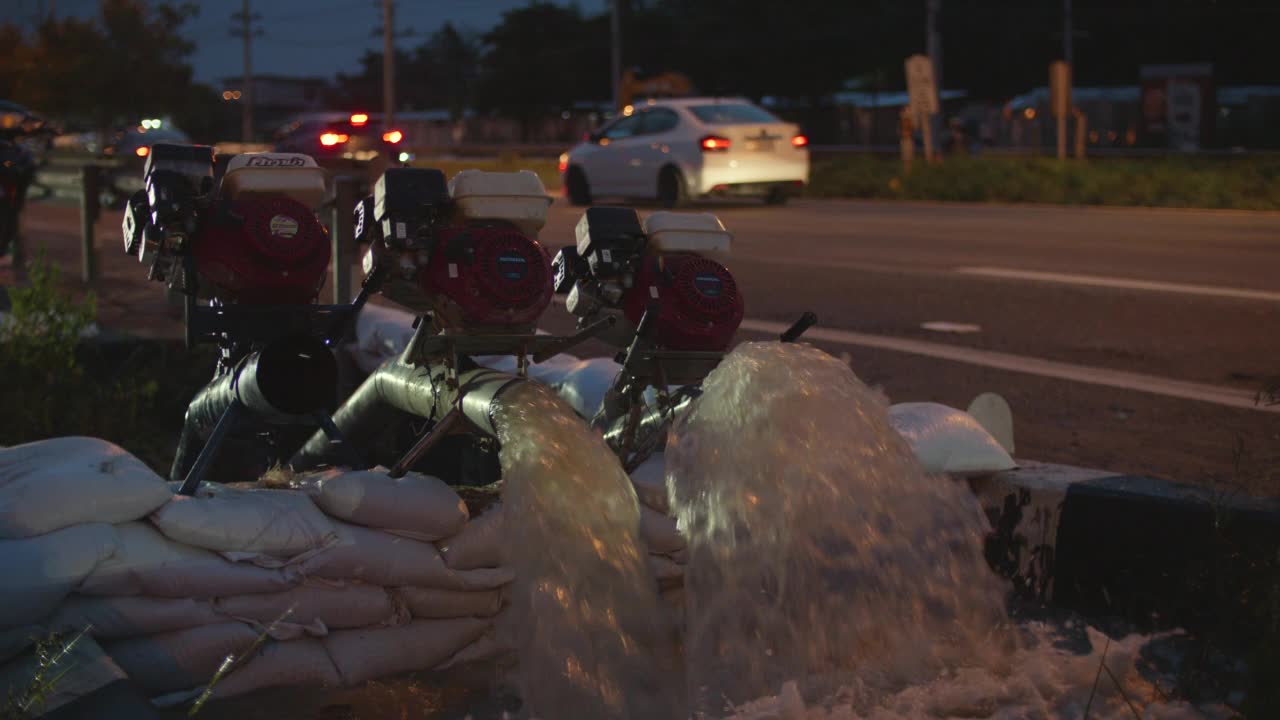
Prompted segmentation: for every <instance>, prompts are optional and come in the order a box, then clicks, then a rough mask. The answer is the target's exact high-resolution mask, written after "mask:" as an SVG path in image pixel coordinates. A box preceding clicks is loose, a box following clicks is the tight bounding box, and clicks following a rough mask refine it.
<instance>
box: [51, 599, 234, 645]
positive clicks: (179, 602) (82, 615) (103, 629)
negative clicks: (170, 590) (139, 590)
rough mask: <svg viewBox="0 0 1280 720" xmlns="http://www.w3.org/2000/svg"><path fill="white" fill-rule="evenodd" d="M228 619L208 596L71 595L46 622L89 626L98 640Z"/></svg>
mask: <svg viewBox="0 0 1280 720" xmlns="http://www.w3.org/2000/svg"><path fill="white" fill-rule="evenodd" d="M226 621H227V618H225V617H223V616H221V615H219V614H218V613H216V612H214V611H213V605H211V604H210V603H209V601H208V600H193V599H191V598H158V597H147V596H144V595H131V596H125V597H86V596H84V595H72V596H71V597H69V598H67V600H66V602H64V603H62V605H60V606H59V607H58V610H57V612H55V613H54V614H53V617H52V618H50V619H49V620H48V622H47V623H46V625H47V626H48V628H49V629H50V630H53V631H55V632H64V633H73V632H80V631H81V630H84V629H86V628H88V629H89V634H90V635H92V636H93V637H94V638H95V639H97V640H119V639H122V638H131V637H137V636H139V635H155V634H157V633H163V632H171V631H174V630H186V629H187V628H193V627H197V626H200V625H211V624H213V623H221V622H226Z"/></svg>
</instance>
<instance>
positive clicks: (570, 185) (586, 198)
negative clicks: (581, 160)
mask: <svg viewBox="0 0 1280 720" xmlns="http://www.w3.org/2000/svg"><path fill="white" fill-rule="evenodd" d="M564 184H565V192H566V194H567V195H568V196H569V204H571V205H577V206H578V207H582V206H583V205H590V204H591V186H590V185H588V184H587V176H586V174H584V173H583V172H582V168H576V167H571V168H569V172H568V173H567V174H566V175H565V180H564Z"/></svg>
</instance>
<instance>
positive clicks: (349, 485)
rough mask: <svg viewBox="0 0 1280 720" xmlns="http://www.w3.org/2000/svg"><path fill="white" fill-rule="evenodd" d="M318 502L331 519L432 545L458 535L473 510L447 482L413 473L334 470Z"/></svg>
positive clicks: (317, 486) (320, 477) (318, 491)
mask: <svg viewBox="0 0 1280 720" xmlns="http://www.w3.org/2000/svg"><path fill="white" fill-rule="evenodd" d="M313 482H314V490H313V491H312V500H314V501H315V504H316V505H318V506H319V507H320V509H321V510H323V511H325V512H326V513H328V514H329V515H331V516H333V517H336V518H340V519H342V520H346V521H347V522H350V523H355V524H356V525H364V526H365V527H371V528H379V529H382V530H390V531H393V532H395V533H396V534H397V535H404V536H405V537H411V538H414V539H416V540H426V541H428V542H431V541H434V540H439V539H441V538H446V537H449V536H450V535H453V534H456V533H457V532H458V531H459V530H461V529H462V526H463V525H464V524H466V522H467V518H468V515H467V504H466V503H464V502H463V501H462V498H460V497H458V493H456V492H454V491H453V488H451V487H449V486H448V485H446V484H445V483H444V481H442V480H440V479H439V478H434V477H431V476H430V475H421V474H419V473H412V472H411V473H408V474H406V475H405V476H404V477H401V478H392V477H388V476H387V474H386V472H377V471H370V470H360V471H347V472H343V471H340V470H331V471H327V472H323V473H317V475H316V476H315V477H314V481H313Z"/></svg>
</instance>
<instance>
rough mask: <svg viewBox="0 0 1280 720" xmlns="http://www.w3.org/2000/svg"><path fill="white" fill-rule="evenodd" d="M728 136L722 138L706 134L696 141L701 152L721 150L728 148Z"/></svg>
mask: <svg viewBox="0 0 1280 720" xmlns="http://www.w3.org/2000/svg"><path fill="white" fill-rule="evenodd" d="M730 144H731V143H730V142H729V138H723V137H719V136H716V135H708V136H706V137H704V138H702V140H700V141H699V142H698V145H699V146H701V147H702V151H703V152H722V151H724V150H728V149H729V145H730Z"/></svg>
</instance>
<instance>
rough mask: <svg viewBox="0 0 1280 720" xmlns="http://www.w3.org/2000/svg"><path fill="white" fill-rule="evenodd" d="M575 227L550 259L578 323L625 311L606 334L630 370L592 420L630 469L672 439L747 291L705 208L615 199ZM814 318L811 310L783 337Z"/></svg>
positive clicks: (724, 237) (720, 353) (724, 236)
mask: <svg viewBox="0 0 1280 720" xmlns="http://www.w3.org/2000/svg"><path fill="white" fill-rule="evenodd" d="M576 235H577V243H576V244H575V245H573V246H570V247H566V248H563V249H562V250H561V251H560V252H559V254H557V255H556V258H555V260H554V261H553V262H552V267H553V271H554V273H555V283H556V291H557V292H560V293H565V294H567V295H568V297H567V298H566V300H565V307H566V308H567V309H568V310H569V312H570V313H572V314H573V315H574V316H575V317H576V318H577V320H578V325H579V326H583V325H587V324H590V323H593V322H597V321H598V319H599V318H601V317H606V318H616V319H617V322H616V323H615V325H614V327H613V328H612V330H611V331H609V332H608V333H604V334H602V335H601V337H602V339H604V340H606V341H609V342H611V343H612V344H613V345H614V346H615V347H617V348H619V352H618V355H617V360H618V362H619V363H621V364H622V369H621V371H620V372H619V373H618V376H617V378H615V380H614V382H613V385H612V386H611V387H610V388H609V390H608V391H607V392H606V393H605V397H604V402H603V403H602V405H601V408H600V410H599V412H598V413H597V414H596V416H595V417H593V418H591V423H592V426H593V427H596V428H598V429H599V430H601V431H602V432H603V433H604V435H605V440H606V442H608V443H609V445H610V447H612V448H613V449H614V451H615V452H617V453H618V455H619V456H620V457H621V458H622V460H623V463H624V465H625V466H626V467H627V469H628V470H631V469H632V468H634V467H635V466H637V465H639V464H640V463H641V462H643V461H644V459H645V458H646V457H648V455H649V454H651V453H652V452H653V451H654V450H656V449H657V448H658V447H659V446H660V445H661V444H662V443H663V442H664V441H665V438H666V429H667V427H668V426H669V424H670V422H671V420H672V419H673V418H674V417H675V415H676V414H677V413H679V412H681V411H682V410H683V409H684V408H685V407H686V406H687V404H688V403H689V402H690V401H691V400H692V399H693V398H694V397H696V396H697V395H698V394H699V393H700V389H699V386H700V383H701V382H702V380H703V378H705V377H706V376H707V374H708V373H710V372H711V370H713V369H714V368H715V367H716V366H717V365H718V364H719V363H720V360H721V359H722V358H723V357H724V353H725V351H727V350H728V349H729V346H730V344H731V343H732V342H733V337H734V334H735V333H736V332H737V330H738V326H739V325H740V324H741V322H742V318H743V313H744V309H745V303H744V298H743V293H742V291H741V289H740V288H739V286H738V284H737V282H736V281H735V280H734V278H733V275H732V274H731V273H730V272H729V270H728V268H726V267H725V266H724V265H723V264H721V263H720V262H719V260H718V259H716V258H718V257H720V256H723V255H725V254H727V253H728V251H729V248H730V245H731V242H732V236H731V235H730V234H729V233H728V231H726V230H725V228H724V225H723V224H721V223H720V221H719V219H717V218H716V217H715V216H714V215H710V214H706V213H702V214H690V213H670V212H656V213H653V214H651V215H650V216H649V217H648V218H647V219H646V220H645V222H644V223H643V224H642V223H641V221H640V217H639V215H638V214H637V213H636V212H635V211H634V210H630V209H626V208H615V207H594V208H590V209H588V210H587V211H586V212H585V213H584V214H583V216H582V219H581V220H580V221H579V222H578V226H577V232H576ZM815 321H816V318H815V317H813V316H812V314H806V316H805V317H804V318H802V319H801V321H800V322H799V323H797V324H796V326H794V327H793V328H792V329H791V330H789V331H788V336H787V337H786V338H784V339H789V340H794V339H795V338H796V337H799V335H800V333H802V332H804V330H805V329H806V328H807V327H808V326H809V325H812V324H813V322H815ZM673 388H674V391H673Z"/></svg>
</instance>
